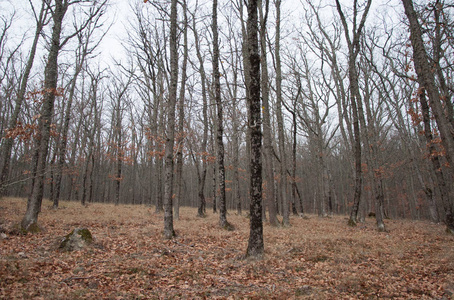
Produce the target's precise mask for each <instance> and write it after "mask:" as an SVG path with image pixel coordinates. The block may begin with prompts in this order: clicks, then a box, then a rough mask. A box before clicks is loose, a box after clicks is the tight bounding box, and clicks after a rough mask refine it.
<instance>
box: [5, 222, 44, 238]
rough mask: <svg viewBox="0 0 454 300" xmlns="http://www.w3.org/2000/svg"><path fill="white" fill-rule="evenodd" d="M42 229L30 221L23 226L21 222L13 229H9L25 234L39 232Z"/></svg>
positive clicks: (14, 232)
mask: <svg viewBox="0 0 454 300" xmlns="http://www.w3.org/2000/svg"><path fill="white" fill-rule="evenodd" d="M42 231H43V229H42V228H41V227H39V226H38V224H37V223H32V224H30V225H28V226H27V227H24V226H22V225H21V224H18V225H16V226H14V227H13V229H12V230H11V233H12V234H21V235H26V234H27V233H40V232H42Z"/></svg>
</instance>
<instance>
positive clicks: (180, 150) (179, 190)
mask: <svg viewBox="0 0 454 300" xmlns="http://www.w3.org/2000/svg"><path fill="white" fill-rule="evenodd" d="M186 10H187V7H186V1H183V15H184V32H183V45H184V46H183V65H182V67H181V85H180V99H179V103H178V138H177V153H176V160H177V167H176V177H177V178H176V182H175V185H176V189H177V193H176V197H175V205H174V215H175V219H176V220H179V219H180V205H181V203H182V197H183V194H182V188H181V187H182V185H183V163H184V162H183V145H184V140H185V132H184V118H185V116H184V103H185V99H184V98H185V89H186V78H187V76H186V69H187V65H188V17H187V11H186Z"/></svg>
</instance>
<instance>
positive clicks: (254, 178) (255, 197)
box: [246, 0, 264, 257]
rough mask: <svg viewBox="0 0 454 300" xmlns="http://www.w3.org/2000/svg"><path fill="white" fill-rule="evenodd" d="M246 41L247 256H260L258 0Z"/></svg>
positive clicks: (254, 0) (253, 6)
mask: <svg viewBox="0 0 454 300" xmlns="http://www.w3.org/2000/svg"><path fill="white" fill-rule="evenodd" d="M247 11H248V19H247V37H248V39H247V45H248V54H249V67H250V70H249V71H250V72H249V74H250V75H249V80H248V81H246V88H247V89H248V96H249V97H248V104H249V105H248V108H249V114H248V115H249V121H248V126H249V132H250V134H251V161H250V168H251V182H250V184H251V185H250V190H249V193H250V197H251V206H250V231H249V241H248V247H247V252H246V256H247V257H249V256H253V257H257V256H261V255H262V254H263V251H264V245H263V223H262V160H261V148H262V133H261V116H260V110H261V105H260V104H261V103H260V102H261V101H260V54H259V49H258V37H257V29H258V28H257V0H250V1H248V4H247Z"/></svg>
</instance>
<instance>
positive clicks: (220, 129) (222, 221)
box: [212, 0, 233, 230]
mask: <svg viewBox="0 0 454 300" xmlns="http://www.w3.org/2000/svg"><path fill="white" fill-rule="evenodd" d="M217 3H218V2H217V0H214V1H213V16H212V18H213V19H212V31H213V84H214V99H215V102H216V109H217V118H216V121H217V122H216V124H217V130H216V141H217V154H218V155H217V162H218V172H219V174H218V177H219V182H218V185H219V225H220V226H221V227H222V228H225V229H228V230H231V229H233V227H232V225H231V224H229V222H228V221H227V203H226V195H225V166H224V141H223V140H222V138H223V133H224V123H223V119H224V112H223V104H222V99H221V82H220V77H221V73H220V72H219V38H218V35H219V33H218V20H217V19H218V17H217V14H218V12H217V10H218V8H217Z"/></svg>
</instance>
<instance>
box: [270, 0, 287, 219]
mask: <svg viewBox="0 0 454 300" xmlns="http://www.w3.org/2000/svg"><path fill="white" fill-rule="evenodd" d="M275 4H276V36H275V45H274V47H275V49H274V51H275V59H276V119H277V127H278V138H279V155H280V157H281V164H280V175H281V192H280V194H281V195H282V216H283V219H282V225H284V226H290V207H289V201H288V197H287V154H286V152H285V135H284V130H285V129H284V117H283V113H282V101H283V100H282V70H281V55H280V51H281V49H280V41H281V35H280V31H281V29H280V23H281V0H276V2H275Z"/></svg>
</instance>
